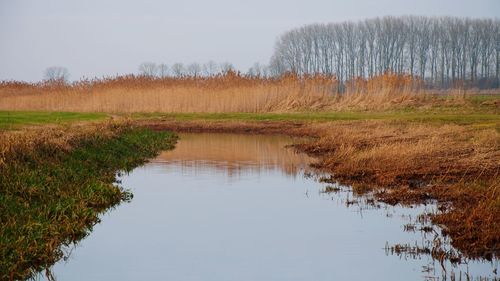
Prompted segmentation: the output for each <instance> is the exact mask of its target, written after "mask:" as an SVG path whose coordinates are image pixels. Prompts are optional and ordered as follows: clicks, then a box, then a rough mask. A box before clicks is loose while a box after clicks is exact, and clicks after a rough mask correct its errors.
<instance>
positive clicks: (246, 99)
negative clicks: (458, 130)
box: [0, 72, 428, 112]
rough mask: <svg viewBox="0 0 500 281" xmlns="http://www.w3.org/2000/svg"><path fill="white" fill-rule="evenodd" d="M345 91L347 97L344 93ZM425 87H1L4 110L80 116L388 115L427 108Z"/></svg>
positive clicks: (234, 79) (221, 83)
mask: <svg viewBox="0 0 500 281" xmlns="http://www.w3.org/2000/svg"><path fill="white" fill-rule="evenodd" d="M341 88H342V89H343V90H342V93H340V92H339V89H341ZM427 99H428V96H427V95H425V94H424V93H423V92H422V91H421V83H419V82H417V81H415V80H414V79H412V78H411V77H409V76H398V75H393V74H385V75H382V76H379V77H375V78H373V79H371V80H363V79H357V80H355V81H350V82H348V83H346V84H345V85H341V86H340V85H339V83H338V81H337V80H336V79H335V78H334V77H331V76H325V75H315V76H300V77H299V76H296V75H292V74H290V75H284V76H281V77H279V78H255V77H245V76H241V75H239V74H238V73H235V72H228V73H226V74H224V75H217V76H214V77H183V78H162V79H159V78H148V77H137V76H122V77H116V78H112V79H102V80H86V81H80V82H76V83H73V84H72V85H65V84H58V83H37V84H27V83H21V82H3V83H0V110H41V111H78V112H283V111H300V110H329V109H330V110H331V109H334V110H335V109H336V110H339V109H350V108H356V109H386V108H393V107H397V106H407V105H414V104H419V103H422V102H425V101H426V100H427Z"/></svg>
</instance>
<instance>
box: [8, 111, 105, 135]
mask: <svg viewBox="0 0 500 281" xmlns="http://www.w3.org/2000/svg"><path fill="white" fill-rule="evenodd" d="M106 116H107V115H106V114H104V113H76V112H43V111H40V112H36V111H0V130H12V129H18V128H20V127H21V126H27V125H42V124H62V123H69V122H76V121H97V120H104V119H105V118H106Z"/></svg>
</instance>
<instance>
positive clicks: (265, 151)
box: [152, 133, 313, 180]
mask: <svg viewBox="0 0 500 281" xmlns="http://www.w3.org/2000/svg"><path fill="white" fill-rule="evenodd" d="M180 137H181V139H180V141H179V142H178V144H177V146H176V148H175V149H174V150H171V151H165V152H162V153H161V154H160V155H159V156H158V157H157V158H156V159H154V160H153V161H152V162H153V163H163V164H166V165H164V166H165V167H166V168H170V167H173V166H181V167H183V168H184V171H185V172H193V173H194V174H195V175H196V173H202V172H206V171H210V172H215V173H222V174H226V175H227V176H228V177H229V178H233V179H235V180H237V179H238V177H239V176H241V175H242V174H249V173H259V172H265V171H269V170H279V171H282V172H283V173H285V174H286V175H291V176H295V175H297V173H299V172H303V171H304V170H305V169H307V168H308V165H309V163H311V162H312V161H313V159H312V158H310V157H308V156H307V155H305V154H303V153H296V152H295V151H294V150H293V149H285V147H287V146H288V145H290V144H292V143H294V140H293V139H291V138H287V137H283V136H276V135H271V136H268V135H243V134H211V133H206V134H181V136H180Z"/></svg>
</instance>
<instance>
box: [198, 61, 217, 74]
mask: <svg viewBox="0 0 500 281" xmlns="http://www.w3.org/2000/svg"><path fill="white" fill-rule="evenodd" d="M218 72H219V68H218V67H217V63H216V62H214V61H213V60H210V61H208V62H206V63H205V64H203V66H202V73H203V75H204V76H208V77H210V76H213V75H215V74H217V73H218Z"/></svg>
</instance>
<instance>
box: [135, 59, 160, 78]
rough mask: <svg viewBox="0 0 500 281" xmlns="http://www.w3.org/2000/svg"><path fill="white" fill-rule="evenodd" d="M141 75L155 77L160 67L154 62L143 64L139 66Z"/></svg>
mask: <svg viewBox="0 0 500 281" xmlns="http://www.w3.org/2000/svg"><path fill="white" fill-rule="evenodd" d="M139 73H140V74H141V75H144V76H147V77H155V76H156V74H157V73H158V66H157V65H156V64H155V63H153V62H143V63H141V64H140V65H139Z"/></svg>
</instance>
